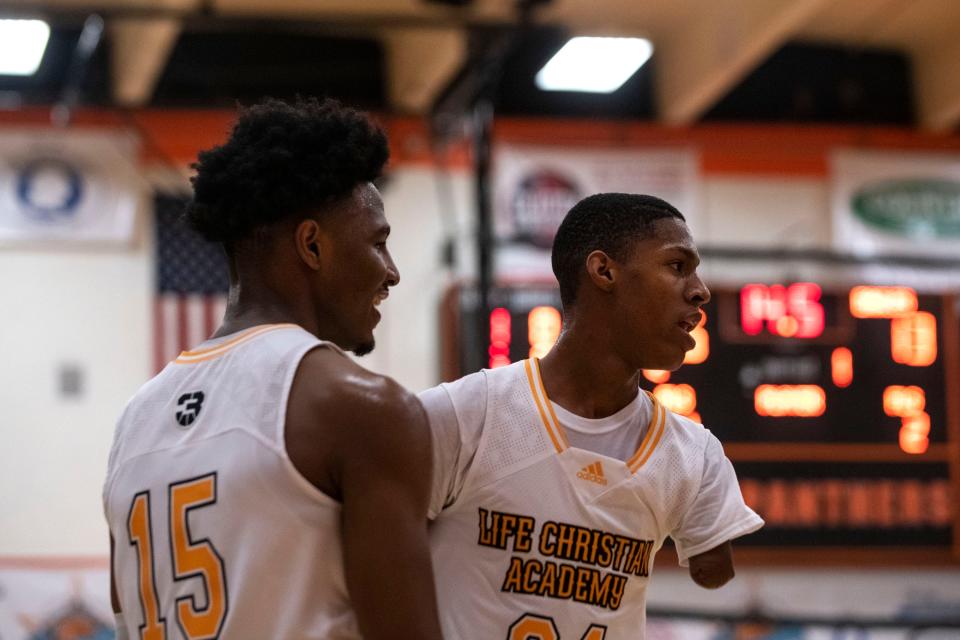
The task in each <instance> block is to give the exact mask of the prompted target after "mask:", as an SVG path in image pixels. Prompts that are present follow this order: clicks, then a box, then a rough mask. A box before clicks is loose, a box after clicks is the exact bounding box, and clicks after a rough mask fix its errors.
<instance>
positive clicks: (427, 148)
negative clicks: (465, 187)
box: [0, 108, 960, 177]
mask: <svg viewBox="0 0 960 640" xmlns="http://www.w3.org/2000/svg"><path fill="white" fill-rule="evenodd" d="M235 117H236V113H235V112H234V111H232V110H222V109H209V110H200V109H190V110H188V109H177V110H163V109H140V110H133V111H123V110H119V109H80V110H77V111H76V112H75V117H74V126H77V127H84V128H95V127H106V128H111V129H116V128H129V129H133V130H139V131H140V132H141V134H142V135H144V136H145V137H147V138H148V139H149V141H148V142H146V143H145V144H144V145H143V150H142V160H143V161H144V162H146V163H153V162H170V161H174V162H177V163H181V164H182V165H183V166H186V165H188V164H189V163H191V162H193V161H194V160H195V159H196V156H197V153H198V152H199V151H200V150H201V149H206V148H209V147H211V146H214V145H216V144H221V143H222V142H223V141H224V140H225V138H226V136H227V133H228V132H229V130H230V127H231V126H232V123H233V121H234V119H235ZM374 117H375V119H377V120H378V121H379V122H381V123H382V124H383V126H384V128H385V129H386V130H387V132H388V135H389V138H390V147H391V165H392V166H403V165H429V166H435V165H441V164H442V165H445V166H447V167H448V168H451V169H458V170H465V169H468V168H469V167H470V162H471V160H470V158H471V153H470V145H469V143H468V142H467V141H466V140H455V141H452V142H451V143H449V144H448V145H447V146H446V147H445V150H444V151H443V153H439V150H438V149H436V148H434V146H433V145H432V143H431V137H430V133H429V131H430V128H429V123H428V121H427V119H426V118H416V117H404V116H389V115H375V116H374ZM26 126H33V127H49V128H51V129H52V128H53V127H52V126H51V124H50V112H49V110H48V109H40V108H30V109H25V110H21V111H3V112H0V128H21V127H26ZM494 140H495V141H497V142H508V143H509V142H512V143H525V144H539V145H549V146H566V147H570V146H587V147H592V148H636V147H649V146H655V147H664V146H666V147H670V146H676V147H690V148H693V149H695V150H696V151H697V152H698V153H699V154H700V168H701V170H702V172H703V174H704V175H707V176H710V175H723V174H747V175H784V176H797V177H823V176H826V175H827V174H828V172H829V154H830V152H831V150H833V149H836V148H840V147H850V148H858V149H888V150H903V151H940V152H947V153H960V135H956V134H953V135H944V134H932V133H925V132H919V131H915V130H912V129H906V128H893V127H854V126H834V125H829V126H828V125H799V124H782V125H779V124H774V125H771V124H756V125H750V124H717V123H710V124H701V125H696V126H692V127H667V126H663V125H660V124H656V123H651V122H636V121H625V120H624V121H614V120H605V121H593V120H575V119H564V118H549V119H548V118H501V119H498V120H497V121H496V123H495V126H494Z"/></svg>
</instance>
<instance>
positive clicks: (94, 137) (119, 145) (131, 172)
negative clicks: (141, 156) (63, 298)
mask: <svg viewBox="0 0 960 640" xmlns="http://www.w3.org/2000/svg"><path fill="white" fill-rule="evenodd" d="M136 151H137V147H136V141H135V139H134V138H133V137H132V136H130V135H127V134H125V133H122V132H94V131H73V130H68V131H56V130H50V129H38V130H22V129H17V130H15V131H4V132H0V244H2V245H8V246H9V245H14V244H25V243H26V244H37V243H41V244H42V243H50V242H57V243H59V244H63V243H87V242H96V243H112V244H116V243H128V242H129V241H130V239H131V237H132V235H133V229H134V222H135V219H136V212H137V208H138V206H139V205H140V201H141V197H142V193H141V191H142V189H141V186H140V185H141V181H140V179H139V177H138V175H137V166H136V160H137V157H136Z"/></svg>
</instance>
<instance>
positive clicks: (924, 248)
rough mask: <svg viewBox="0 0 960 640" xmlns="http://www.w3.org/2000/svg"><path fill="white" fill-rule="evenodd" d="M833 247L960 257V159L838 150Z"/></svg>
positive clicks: (833, 171)
mask: <svg viewBox="0 0 960 640" xmlns="http://www.w3.org/2000/svg"><path fill="white" fill-rule="evenodd" d="M831 174H832V210H833V240H834V247H835V248H836V249H837V250H838V251H840V252H842V253H853V254H856V255H860V256H873V255H903V256H919V257H924V258H930V257H939V258H948V259H956V258H957V257H958V256H960V155H947V154H936V153H913V152H897V153H891V152H880V151H855V150H839V151H836V152H835V153H834V154H833V155H832V157H831Z"/></svg>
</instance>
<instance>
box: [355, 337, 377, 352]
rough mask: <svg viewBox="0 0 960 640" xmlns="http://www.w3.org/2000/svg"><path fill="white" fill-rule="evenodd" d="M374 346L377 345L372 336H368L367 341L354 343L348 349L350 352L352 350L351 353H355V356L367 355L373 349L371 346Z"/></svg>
mask: <svg viewBox="0 0 960 640" xmlns="http://www.w3.org/2000/svg"><path fill="white" fill-rule="evenodd" d="M375 346H377V344H376V341H375V340H374V339H373V338H370V340H368V341H366V342H361V343H359V344H357V345H356V346H355V347H354V348H353V349H351V350H350V351H352V352H353V355H355V356H365V355H367V354H368V353H370V352H371V351H373V348H374V347H375Z"/></svg>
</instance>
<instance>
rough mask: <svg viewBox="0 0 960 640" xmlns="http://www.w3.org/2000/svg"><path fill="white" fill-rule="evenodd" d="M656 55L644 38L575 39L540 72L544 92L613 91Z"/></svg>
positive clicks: (537, 78) (539, 76)
mask: <svg viewBox="0 0 960 640" xmlns="http://www.w3.org/2000/svg"><path fill="white" fill-rule="evenodd" d="M651 55H653V44H651V43H650V41H649V40H646V39H644V38H596V37H588V36H579V37H576V38H571V39H570V40H568V41H567V44H565V45H563V47H562V48H561V49H560V51H557V53H556V54H555V55H554V56H553V57H552V58H550V60H549V62H547V64H545V65H544V66H543V69H540V71H539V72H538V73H537V77H536V82H537V86H538V87H539V88H541V89H543V90H544V91H586V92H590V93H611V92H613V91H616V90H617V89H619V88H620V86H621V85H623V83H624V82H626V81H627V80H629V79H630V76H632V75H633V74H634V73H635V72H636V70H637V69H639V68H640V67H642V66H643V64H644V63H645V62H646V61H647V60H649V59H650V56H651Z"/></svg>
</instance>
